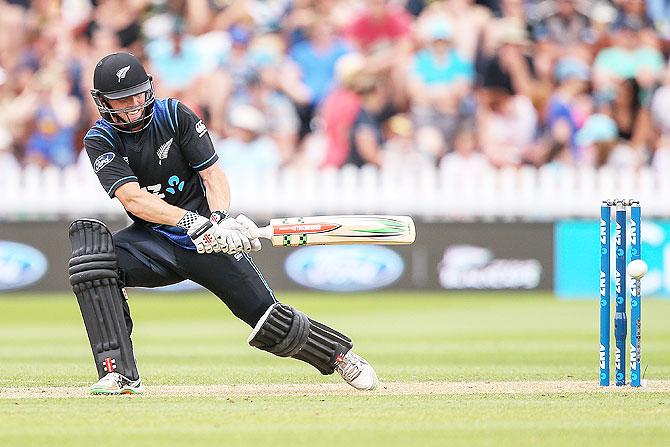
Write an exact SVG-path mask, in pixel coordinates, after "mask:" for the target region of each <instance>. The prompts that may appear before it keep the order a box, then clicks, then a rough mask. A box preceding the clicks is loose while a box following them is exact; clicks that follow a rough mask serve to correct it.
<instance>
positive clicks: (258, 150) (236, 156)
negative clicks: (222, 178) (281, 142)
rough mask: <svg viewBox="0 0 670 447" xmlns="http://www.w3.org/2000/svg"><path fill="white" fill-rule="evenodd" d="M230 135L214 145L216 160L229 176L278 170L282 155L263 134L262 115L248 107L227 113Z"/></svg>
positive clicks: (236, 108) (263, 123)
mask: <svg viewBox="0 0 670 447" xmlns="http://www.w3.org/2000/svg"><path fill="white" fill-rule="evenodd" d="M229 120H230V127H231V130H230V134H229V136H228V138H225V139H223V140H221V141H219V142H218V143H217V144H216V151H217V153H218V155H219V160H220V162H221V164H222V165H223V167H224V168H225V169H226V172H227V173H229V174H230V175H233V176H234V175H245V174H248V173H250V172H259V171H260V172H268V171H273V170H276V169H277V168H279V166H280V165H281V156H280V154H279V149H278V148H277V145H276V144H275V142H274V141H272V139H271V138H270V137H268V136H266V135H264V132H265V129H266V121H265V117H264V116H263V113H261V112H260V111H259V110H258V109H256V108H254V107H252V106H249V105H240V106H237V107H235V108H234V109H232V110H231V111H230V117H229Z"/></svg>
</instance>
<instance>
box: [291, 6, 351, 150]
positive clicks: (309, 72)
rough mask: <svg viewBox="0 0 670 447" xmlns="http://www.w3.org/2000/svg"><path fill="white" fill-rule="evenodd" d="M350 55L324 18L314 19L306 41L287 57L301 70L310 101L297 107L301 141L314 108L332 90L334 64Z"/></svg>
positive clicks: (308, 128) (308, 129) (292, 50)
mask: <svg viewBox="0 0 670 447" xmlns="http://www.w3.org/2000/svg"><path fill="white" fill-rule="evenodd" d="M347 52H349V49H348V48H347V46H346V45H345V43H344V42H343V41H342V40H340V39H339V38H337V37H336V36H335V33H334V29H333V26H332V25H331V24H330V23H329V22H328V20H327V19H326V18H323V17H316V16H315V17H313V19H312V22H311V23H310V24H309V27H308V31H307V39H306V40H303V41H301V42H298V43H297V44H296V45H295V46H294V47H293V48H292V49H291V51H290V53H289V56H290V58H291V60H292V61H293V62H295V64H296V65H297V67H298V69H299V71H300V80H301V82H302V83H303V84H304V88H305V89H306V90H307V91H308V92H309V100H308V102H307V103H305V104H301V105H300V107H299V108H298V114H299V116H300V122H301V126H300V139H302V138H303V137H304V136H305V135H307V134H308V133H309V132H310V130H311V129H310V123H311V121H312V117H313V115H314V111H315V109H316V107H318V105H319V104H320V103H321V101H323V99H324V98H325V97H326V95H327V94H328V92H329V91H330V89H332V87H333V77H334V73H335V63H336V62H337V60H338V59H339V58H340V57H342V56H343V55H345V54H346V53H347Z"/></svg>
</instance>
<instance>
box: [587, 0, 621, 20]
mask: <svg viewBox="0 0 670 447" xmlns="http://www.w3.org/2000/svg"><path fill="white" fill-rule="evenodd" d="M616 16H617V10H616V8H615V7H614V6H612V5H610V3H609V2H607V1H599V2H597V3H596V4H595V5H593V7H592V8H591V12H590V14H589V18H590V19H591V20H593V21H594V22H598V23H612V22H614V19H616Z"/></svg>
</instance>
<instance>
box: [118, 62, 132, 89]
mask: <svg viewBox="0 0 670 447" xmlns="http://www.w3.org/2000/svg"><path fill="white" fill-rule="evenodd" d="M128 70H130V65H127V66H125V67H123V68H122V69H121V70H119V71H117V72H116V77H117V78H119V84H120V83H121V79H124V78H125V77H126V73H128Z"/></svg>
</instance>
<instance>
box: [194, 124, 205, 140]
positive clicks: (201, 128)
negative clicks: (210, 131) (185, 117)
mask: <svg viewBox="0 0 670 447" xmlns="http://www.w3.org/2000/svg"><path fill="white" fill-rule="evenodd" d="M195 131H196V132H198V137H201V136H203V135H204V134H205V132H207V126H205V123H203V122H202V120H200V121H198V122H197V123H195Z"/></svg>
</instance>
